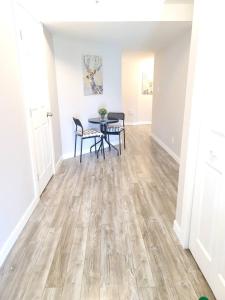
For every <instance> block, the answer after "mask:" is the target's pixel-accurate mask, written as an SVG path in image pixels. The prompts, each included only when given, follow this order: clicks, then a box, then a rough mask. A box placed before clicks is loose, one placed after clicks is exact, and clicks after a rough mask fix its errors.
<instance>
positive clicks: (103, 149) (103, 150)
mask: <svg viewBox="0 0 225 300" xmlns="http://www.w3.org/2000/svg"><path fill="white" fill-rule="evenodd" d="M102 153H103V157H104V159H105V148H104V139H103V138H102Z"/></svg>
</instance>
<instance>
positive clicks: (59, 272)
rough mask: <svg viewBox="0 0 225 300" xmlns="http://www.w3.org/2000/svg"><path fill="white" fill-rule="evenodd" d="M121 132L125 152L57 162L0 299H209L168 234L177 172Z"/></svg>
mask: <svg viewBox="0 0 225 300" xmlns="http://www.w3.org/2000/svg"><path fill="white" fill-rule="evenodd" d="M149 133H150V126H127V149H126V150H125V151H123V153H122V156H121V157H117V156H116V155H115V152H113V151H111V153H109V152H108V151H106V160H105V161H104V160H103V159H102V157H100V159H99V161H98V160H97V159H96V158H95V157H94V154H92V155H91V156H90V155H89V154H87V155H84V157H83V162H82V164H80V163H79V158H76V160H75V159H68V160H65V161H63V163H62V165H61V167H60V169H59V171H58V173H57V175H56V176H55V177H54V178H53V179H52V180H51V181H50V183H49V185H48V186H47V188H46V190H45V191H44V193H43V195H42V197H41V200H40V202H39V204H38V206H37V208H36V209H35V211H34V213H33V215H32V216H31V218H30V220H29V222H28V223H27V226H26V227H25V229H24V231H23V232H22V234H21V236H20V237H19V239H18V241H17V242H16V244H15V246H14V248H13V250H12V251H11V253H10V255H9V256H8V258H7V260H6V262H5V264H4V265H3V267H2V269H1V270H0V299H1V300H16V299H26V300H31V299H73V300H76V299H82V300H89V299H90V300H103V299H104V300H113V299H114V300H117V299H120V300H131V299H139V300H144V299H145V300H150V299H154V300H156V299H157V300H167V299H168V300H172V299H182V300H184V299H185V300H197V299H198V298H199V297H200V296H202V295H205V296H207V297H208V298H209V299H210V300H213V299H215V298H214V296H213V294H212V292H211V290H210V288H209V287H208V284H207V283H206V281H205V279H204V277H203V275H202V274H201V272H200V271H199V269H198V267H197V265H196V263H195V261H194V259H193V258H192V255H191V253H190V252H189V251H184V250H183V249H182V247H181V246H180V245H179V243H178V241H177V238H176V237H175V234H174V232H173V221H174V218H175V210H176V193H177V179H178V165H177V164H176V163H175V161H174V160H172V159H171V158H170V156H169V155H168V154H167V153H166V152H165V151H164V150H163V149H162V148H160V147H159V146H158V145H157V144H156V143H155V142H154V141H153V140H152V139H151V138H150V137H149V135H150V134H149Z"/></svg>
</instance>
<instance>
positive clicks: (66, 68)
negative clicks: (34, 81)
mask: <svg viewBox="0 0 225 300" xmlns="http://www.w3.org/2000/svg"><path fill="white" fill-rule="evenodd" d="M54 52H55V63H56V78H57V87H58V100H59V110H60V122H61V137H62V152H63V156H64V157H71V156H72V155H73V151H74V124H73V121H72V117H73V116H76V117H78V118H80V120H81V121H82V123H83V126H84V127H87V126H89V127H93V125H90V124H88V118H90V117H96V116H98V113H97V111H98V108H99V107H100V106H104V107H106V108H107V110H108V111H121V109H122V105H121V51H120V49H119V48H117V47H116V46H113V45H107V44H98V43H90V42H87V41H79V40H75V39H72V38H68V37H63V36H55V37H54ZM84 54H93V55H100V56H102V58H103V89H104V91H103V95H94V96H84V93H83V81H82V77H83V74H82V55H84ZM84 143H85V144H84V151H85V150H87V149H88V147H89V145H90V143H89V142H88V141H85V142H84ZM92 143H93V142H92ZM78 149H79V147H78Z"/></svg>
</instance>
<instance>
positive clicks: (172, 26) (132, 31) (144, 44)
mask: <svg viewBox="0 0 225 300" xmlns="http://www.w3.org/2000/svg"><path fill="white" fill-rule="evenodd" d="M47 28H48V29H49V31H50V32H52V33H53V35H55V34H58V35H64V36H68V37H71V38H74V39H75V38H76V39H82V40H88V41H92V42H101V43H102V42H103V43H113V44H117V45H119V46H121V48H122V49H124V50H140V51H146V50H148V51H154V50H156V49H159V48H162V47H163V46H165V45H166V44H168V43H169V42H170V41H172V40H173V39H175V38H176V36H178V35H182V33H184V32H185V31H187V30H188V29H190V28H191V22H67V23H52V24H49V25H47Z"/></svg>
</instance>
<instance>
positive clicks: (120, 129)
mask: <svg viewBox="0 0 225 300" xmlns="http://www.w3.org/2000/svg"><path fill="white" fill-rule="evenodd" d="M107 117H108V119H111V120H114V119H117V120H118V123H116V124H112V125H109V126H107V132H106V133H107V136H108V140H109V139H110V135H118V136H119V149H120V154H121V133H123V146H124V149H125V148H126V135H125V113H123V112H109V113H108V116H107ZM121 123H122V124H121Z"/></svg>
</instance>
